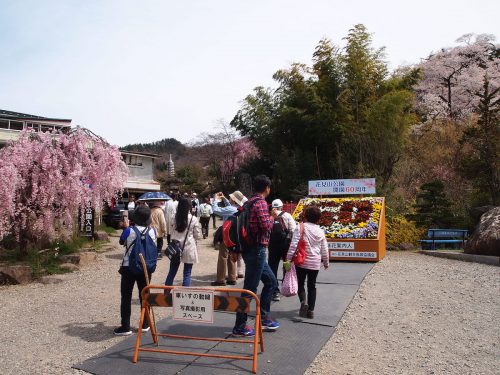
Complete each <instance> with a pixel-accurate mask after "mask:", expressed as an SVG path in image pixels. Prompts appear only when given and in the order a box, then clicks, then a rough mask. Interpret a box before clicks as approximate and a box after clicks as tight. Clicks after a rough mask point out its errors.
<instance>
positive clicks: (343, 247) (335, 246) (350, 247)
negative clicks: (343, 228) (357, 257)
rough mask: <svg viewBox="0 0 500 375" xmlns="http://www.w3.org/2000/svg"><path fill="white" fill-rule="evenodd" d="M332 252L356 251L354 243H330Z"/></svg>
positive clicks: (329, 246)
mask: <svg viewBox="0 0 500 375" xmlns="http://www.w3.org/2000/svg"><path fill="white" fill-rule="evenodd" d="M328 248H329V249H331V250H337V249H339V250H354V242H328Z"/></svg>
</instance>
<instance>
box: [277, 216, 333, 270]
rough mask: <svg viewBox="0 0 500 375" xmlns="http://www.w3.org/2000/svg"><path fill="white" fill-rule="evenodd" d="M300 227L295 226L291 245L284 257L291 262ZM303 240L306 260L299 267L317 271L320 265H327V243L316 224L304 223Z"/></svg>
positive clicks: (321, 230) (323, 233) (298, 238)
mask: <svg viewBox="0 0 500 375" xmlns="http://www.w3.org/2000/svg"><path fill="white" fill-rule="evenodd" d="M300 227H301V225H297V227H296V228H295V231H294V232H293V237H292V243H291V244H290V248H289V249H288V254H287V255H286V259H287V260H292V257H293V255H294V254H295V251H296V250H297V244H298V243H299V240H300ZM304 239H305V241H306V244H307V246H306V259H305V261H304V263H302V264H301V265H300V267H301V268H305V269H308V270H319V269H320V268H321V263H323V264H327V263H328V243H327V242H326V238H325V232H323V229H321V228H320V227H319V225H317V224H312V223H304Z"/></svg>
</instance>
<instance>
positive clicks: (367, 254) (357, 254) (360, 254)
mask: <svg viewBox="0 0 500 375" xmlns="http://www.w3.org/2000/svg"><path fill="white" fill-rule="evenodd" d="M330 257H332V258H367V259H376V258H377V252H376V251H333V250H332V251H330Z"/></svg>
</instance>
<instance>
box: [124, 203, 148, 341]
mask: <svg viewBox="0 0 500 375" xmlns="http://www.w3.org/2000/svg"><path fill="white" fill-rule="evenodd" d="M130 219H131V220H133V222H134V223H135V224H134V225H133V226H129V222H128V220H124V223H123V225H124V230H123V233H122V235H121V236H120V245H124V246H125V254H124V255H123V258H122V263H121V266H120V269H119V271H118V272H119V273H120V274H121V283H120V294H121V304H120V315H121V325H120V327H117V328H115V329H114V334H115V335H117V336H128V335H131V334H132V330H131V329H130V315H131V309H132V308H131V304H132V292H133V289H134V285H135V284H137V289H138V290H139V301H140V303H142V297H141V292H142V289H144V287H145V286H146V278H145V276H144V270H143V268H142V263H141V261H140V257H139V254H142V255H143V257H144V259H145V261H146V266H147V273H148V277H149V279H150V280H151V274H152V273H153V272H154V271H155V269H156V261H157V255H158V254H157V248H156V233H155V231H154V229H153V228H151V227H150V224H151V210H150V209H149V207H148V206H146V205H140V206H137V208H136V209H135V210H134V211H132V212H131V213H130ZM141 328H142V331H143V332H147V331H149V324H148V321H147V320H144V324H143V325H142V327H141Z"/></svg>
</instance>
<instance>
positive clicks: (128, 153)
mask: <svg viewBox="0 0 500 375" xmlns="http://www.w3.org/2000/svg"><path fill="white" fill-rule="evenodd" d="M120 152H121V153H122V154H127V155H137V156H149V157H150V158H154V159H158V158H161V155H159V154H153V153H150V152H138V151H127V150H120Z"/></svg>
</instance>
